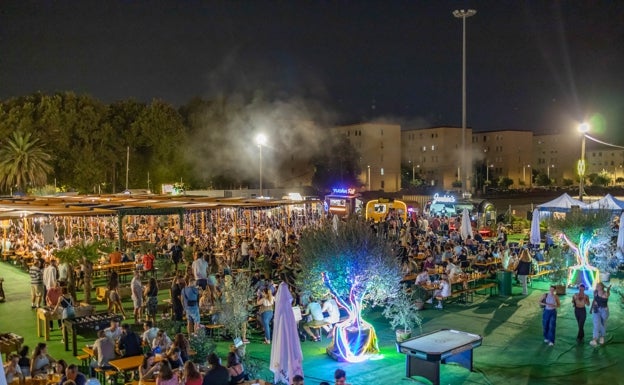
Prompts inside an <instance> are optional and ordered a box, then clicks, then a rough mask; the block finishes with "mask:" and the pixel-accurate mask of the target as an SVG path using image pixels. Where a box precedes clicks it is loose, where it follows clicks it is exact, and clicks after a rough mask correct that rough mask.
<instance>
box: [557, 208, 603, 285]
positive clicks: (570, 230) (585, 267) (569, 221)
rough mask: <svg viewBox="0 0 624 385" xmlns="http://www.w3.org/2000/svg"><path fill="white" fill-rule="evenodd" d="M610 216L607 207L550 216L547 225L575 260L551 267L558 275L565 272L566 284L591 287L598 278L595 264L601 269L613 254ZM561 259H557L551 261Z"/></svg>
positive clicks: (597, 269) (559, 260)
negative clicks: (567, 264)
mask: <svg viewBox="0 0 624 385" xmlns="http://www.w3.org/2000/svg"><path fill="white" fill-rule="evenodd" d="M611 215H612V214H611V212H610V211H608V210H589V211H572V212H570V213H567V214H566V215H565V216H564V217H561V216H558V217H553V218H551V219H550V221H549V226H550V228H551V229H552V230H554V231H555V232H556V233H557V235H558V238H559V239H560V240H561V245H562V246H563V247H564V248H566V249H567V250H569V251H570V252H571V253H572V254H573V255H574V257H575V259H576V264H574V265H572V266H566V265H565V264H563V263H560V264H559V265H560V266H559V265H557V266H555V269H556V270H557V271H558V272H559V273H560V274H561V273H563V274H567V283H568V285H574V284H578V283H584V284H585V285H587V286H588V287H595V285H596V283H598V282H599V281H600V275H599V268H598V267H600V268H602V266H603V264H604V263H607V262H606V261H608V260H609V259H611V256H612V255H613V253H612V251H613V250H612V245H611V243H612V242H611V229H610V226H609V225H610V219H611ZM554 254H556V255H560V254H561V253H560V252H559V253H554ZM555 259H557V258H555ZM562 260H563V259H561V258H559V259H557V260H556V261H554V262H555V263H558V262H561V261H562ZM566 268H567V269H566Z"/></svg>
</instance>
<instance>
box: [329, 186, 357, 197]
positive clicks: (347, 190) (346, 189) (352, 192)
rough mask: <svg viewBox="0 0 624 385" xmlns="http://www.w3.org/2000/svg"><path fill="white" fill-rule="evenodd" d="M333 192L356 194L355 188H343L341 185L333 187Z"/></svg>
mask: <svg viewBox="0 0 624 385" xmlns="http://www.w3.org/2000/svg"><path fill="white" fill-rule="evenodd" d="M332 192H333V193H334V194H349V195H354V194H355V189H354V188H341V187H334V188H333V189H332Z"/></svg>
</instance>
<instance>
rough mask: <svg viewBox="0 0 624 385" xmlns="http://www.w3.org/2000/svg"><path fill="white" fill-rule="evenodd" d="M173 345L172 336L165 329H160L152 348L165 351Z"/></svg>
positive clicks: (156, 350) (161, 351) (159, 351)
mask: <svg viewBox="0 0 624 385" xmlns="http://www.w3.org/2000/svg"><path fill="white" fill-rule="evenodd" d="M170 346H171V338H169V336H168V335H167V333H165V331H164V330H162V329H160V330H158V333H157V334H156V338H154V340H153V341H152V350H153V351H154V352H155V353H163V354H164V353H165V352H166V351H167V349H169V347H170Z"/></svg>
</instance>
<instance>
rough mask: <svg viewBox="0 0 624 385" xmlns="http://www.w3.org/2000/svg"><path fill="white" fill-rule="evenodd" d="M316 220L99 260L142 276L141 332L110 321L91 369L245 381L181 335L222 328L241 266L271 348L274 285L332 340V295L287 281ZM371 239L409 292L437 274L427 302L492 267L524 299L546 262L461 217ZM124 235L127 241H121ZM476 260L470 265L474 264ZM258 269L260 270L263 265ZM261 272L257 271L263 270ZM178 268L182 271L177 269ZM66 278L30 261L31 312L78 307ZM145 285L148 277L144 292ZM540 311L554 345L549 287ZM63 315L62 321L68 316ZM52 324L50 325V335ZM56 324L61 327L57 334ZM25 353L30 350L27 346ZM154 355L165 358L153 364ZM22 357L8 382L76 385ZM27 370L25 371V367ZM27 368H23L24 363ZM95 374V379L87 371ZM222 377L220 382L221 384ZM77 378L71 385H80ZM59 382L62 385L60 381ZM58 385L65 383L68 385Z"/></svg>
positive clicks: (138, 291)
mask: <svg viewBox="0 0 624 385" xmlns="http://www.w3.org/2000/svg"><path fill="white" fill-rule="evenodd" d="M310 218H313V219H314V220H312V219H310V220H301V221H298V222H297V223H296V225H295V226H290V225H289V224H290V223H291V222H290V221H284V220H283V218H282V220H279V219H277V218H269V217H258V218H256V219H255V220H257V222H256V223H254V226H252V227H251V228H250V233H249V234H244V235H241V234H240V231H239V230H240V224H239V223H237V222H236V221H234V220H233V219H231V218H230V219H228V218H225V219H223V220H221V221H220V222H219V223H218V224H217V222H216V221H212V222H209V224H208V226H207V229H206V231H205V232H195V233H194V234H193V235H191V236H190V237H188V239H187V240H186V244H184V245H183V244H182V243H181V242H180V239H179V238H178V236H177V235H176V232H175V231H169V230H165V231H160V230H158V231H153V232H149V231H146V232H145V233H141V236H145V237H147V238H148V239H149V240H150V241H153V242H152V243H153V245H152V246H150V247H149V248H148V249H146V250H145V251H143V252H140V251H139V250H132V249H131V248H129V249H127V250H125V251H124V252H121V251H120V250H119V249H116V250H115V251H113V252H112V253H110V254H109V255H108V256H104V257H103V259H102V260H101V261H100V263H107V264H117V263H122V262H125V261H129V262H135V263H136V264H137V266H140V268H139V269H136V270H135V271H134V272H133V278H132V280H131V282H130V291H131V298H132V309H133V319H134V323H135V324H139V325H141V324H142V325H143V333H142V334H141V335H140V336H139V335H137V334H136V333H135V332H133V331H132V328H131V327H130V325H129V324H125V323H124V324H122V325H119V323H117V322H112V323H111V325H110V327H109V328H107V329H106V330H102V331H99V332H98V336H97V340H96V341H95V343H94V344H93V351H94V360H93V362H92V363H91V369H92V370H95V369H96V368H101V369H107V368H110V366H109V362H110V361H111V360H113V359H115V358H117V357H124V356H135V355H141V354H142V355H144V359H143V364H142V365H141V367H140V368H139V376H140V378H141V379H143V378H144V379H158V383H159V384H165V385H167V384H174V383H175V384H176V385H177V384H179V383H180V378H183V379H184V380H183V382H184V383H185V384H190V385H198V384H200V383H203V384H204V385H207V384H221V383H223V384H225V383H228V384H229V383H238V382H239V381H240V380H242V379H243V378H245V375H246V372H245V368H244V367H243V366H242V364H241V362H240V357H238V356H237V355H236V353H235V352H230V354H228V356H227V360H226V362H227V364H226V366H222V365H221V360H220V359H219V357H218V356H216V355H215V354H212V355H209V356H208V357H207V358H206V359H207V363H208V364H209V366H210V370H208V371H205V373H204V374H203V375H202V373H201V371H200V370H199V369H200V368H198V367H197V366H196V365H194V364H193V363H192V362H191V361H190V360H189V357H190V344H189V341H188V340H187V337H186V336H190V335H192V334H193V333H195V332H196V329H197V326H198V325H200V324H201V318H202V314H204V315H208V316H209V317H210V322H212V323H215V324H216V323H219V321H220V317H222V316H223V315H222V314H221V311H220V310H221V307H222V303H223V301H225V300H226V298H227V296H228V287H229V285H231V281H232V274H233V271H234V269H241V268H244V269H246V270H249V271H251V272H252V273H251V274H252V277H251V285H252V287H253V291H254V293H255V298H254V304H255V305H256V310H257V313H256V315H257V320H258V325H259V328H260V329H261V330H262V336H263V337H262V338H263V342H264V343H265V344H270V343H271V334H272V330H271V321H272V318H273V308H274V304H275V299H274V295H275V290H276V288H277V286H276V285H275V283H274V280H277V279H279V280H286V281H287V282H288V283H289V284H290V286H291V288H292V292H293V297H294V298H295V304H296V305H300V306H301V307H302V308H303V309H305V310H304V312H303V320H302V322H301V324H300V326H301V329H302V332H303V333H305V335H306V336H307V337H309V338H310V339H311V340H312V341H318V340H319V339H320V335H317V332H320V330H319V329H314V328H311V327H310V326H309V324H310V323H311V322H315V321H316V322H321V321H322V322H323V325H322V327H321V330H324V331H325V333H327V335H328V336H330V337H331V335H332V333H333V325H335V324H336V323H337V322H338V321H339V318H340V310H339V308H338V305H337V304H336V301H335V300H334V299H332V298H331V297H329V296H328V297H327V298H314V297H309V296H308V295H305V293H304V292H303V291H300V290H297V288H296V286H295V285H294V276H295V275H296V272H297V271H298V270H299V269H300V268H299V264H298V253H297V240H298V237H299V235H300V233H301V232H302V231H303V230H304V229H305V228H306V227H308V226H317V225H319V224H320V223H321V221H322V218H318V217H315V216H311V217H310ZM370 225H371V231H373V232H375V233H376V234H377V235H378V236H380V237H385V238H387V239H388V240H389V241H390V242H391V243H392V245H393V250H394V252H395V253H396V257H397V263H398V264H400V266H401V269H402V273H403V274H404V275H405V276H410V275H415V276H416V278H415V281H414V282H415V284H416V285H427V284H429V283H431V280H432V274H430V272H431V271H432V270H433V271H436V274H435V276H436V278H435V279H436V280H438V289H437V291H436V292H435V293H434V296H433V297H438V296H439V297H448V296H449V295H451V284H450V283H451V282H452V280H453V278H454V277H456V276H459V275H461V274H463V273H465V272H466V271H476V270H480V271H481V272H482V273H484V274H492V273H493V272H494V271H495V270H493V269H496V268H502V269H506V270H512V271H516V273H517V279H518V281H519V282H520V284H521V286H522V293H523V295H527V294H528V285H527V282H528V279H529V277H530V275H531V273H532V272H533V271H534V269H535V265H536V263H537V262H538V261H539V260H540V258H543V255H542V254H540V252H536V251H535V250H530V249H529V248H518V247H512V246H511V245H509V244H508V242H507V234H506V229H505V228H504V227H503V226H499V227H498V228H497V229H496V231H495V234H494V236H493V237H492V238H490V239H489V240H485V239H483V237H482V236H481V235H480V234H479V233H478V232H474V233H473V235H469V236H467V237H465V239H464V238H462V237H461V235H460V227H461V218H460V217H459V216H458V217H453V218H449V217H444V216H442V217H441V216H433V217H427V216H422V215H421V216H416V217H414V218H412V219H409V220H408V221H406V222H403V220H402V219H401V217H400V216H398V215H393V213H390V215H389V216H388V218H387V219H386V221H384V222H381V223H371V224H370ZM126 236H127V237H133V236H132V235H131V234H130V235H129V234H126ZM152 250H155V251H157V252H158V253H159V254H162V255H165V256H166V257H167V258H170V260H171V262H172V263H173V264H174V269H173V270H174V273H175V276H174V278H173V281H172V285H171V288H170V290H169V296H170V299H171V307H172V317H173V320H175V321H180V322H182V321H183V320H186V323H187V329H186V335H185V334H183V333H178V334H176V335H175V336H174V338H173V339H171V338H170V337H169V336H167V334H166V332H165V331H164V330H161V329H158V328H157V327H156V325H157V312H158V296H159V289H158V283H157V281H156V279H155V278H154V277H151V278H147V275H146V273H147V272H150V271H152V270H153V268H154V267H155V260H156V257H155V255H154V252H153V251H152ZM185 250H191V255H192V262H191V261H188V262H189V263H187V264H185V259H184V258H185V257H184V254H185ZM491 261H499V263H496V264H491V265H488V264H487V263H484V264H482V265H485V266H487V267H479V262H491ZM475 262H476V263H475ZM262 263H264V264H262ZM261 264H262V266H263V269H260V266H261ZM181 266H184V267H183V268H181ZM88 269H89V266H88V262H87V261H85V262H84V263H83V264H81V265H80V266H78V267H77V271H76V273H77V276H78V282H80V277H82V276H84V274H85V272H86V271H87V270H88ZM71 273H72V272H71V271H70V269H69V266H67V264H66V263H59V262H58V261H57V260H56V259H55V258H53V257H49V258H47V259H45V258H36V259H35V260H34V263H33V264H32V266H31V267H30V268H29V275H30V278H31V306H32V308H37V307H40V306H42V304H43V303H44V301H45V304H46V305H47V306H49V307H51V308H52V309H54V310H55V311H62V312H63V316H62V318H67V317H71V316H72V315H71V312H70V310H68V309H71V308H72V307H73V306H74V305H73V304H74V301H75V299H73V298H71V295H69V293H68V292H67V290H66V283H67V279H68V275H69V274H71ZM143 278H147V280H146V283H145V284H144V282H143ZM106 286H107V289H108V298H107V302H108V311H109V312H114V313H119V314H121V315H123V316H124V318H125V317H126V313H125V309H124V306H123V303H122V296H121V294H120V282H119V277H118V274H117V273H116V272H114V271H113V272H112V273H111V274H110V275H109V276H108V281H107V285H106ZM584 289H585V288H584V287H583V286H582V285H581V286H580V287H579V293H578V294H575V295H574V297H573V299H572V303H573V306H574V309H575V316H576V319H577V321H578V325H579V332H578V336H577V339H578V340H579V341H582V340H583V338H584V334H583V325H584V322H585V319H586V307H587V306H590V302H589V298H588V296H587V295H586V294H585V293H584ZM609 293H610V290H609V288H605V287H604V285H602V284H601V283H600V284H598V286H597V288H596V291H595V292H594V298H593V301H592V303H591V306H590V312H591V314H592V317H593V320H594V332H593V339H592V340H591V342H590V344H591V345H592V346H596V345H598V344H604V343H605V341H604V338H605V331H606V323H607V319H608V316H609V312H608V306H607V300H608V298H609ZM540 304H541V305H542V306H543V307H544V311H543V327H544V341H545V343H548V344H549V345H553V344H554V343H555V329H556V309H557V308H558V307H559V306H560V302H559V298H558V297H557V296H556V295H555V294H554V291H553V289H551V290H550V291H549V292H548V293H546V294H545V295H544V296H543V297H542V298H541V299H540ZM66 313H67V314H66ZM53 326H54V325H53V324H51V327H52V328H53ZM60 326H61V322H60V321H59V327H60ZM242 337H243V343H248V342H249V341H248V340H247V338H246V329H244V330H243V335H242ZM26 349H27V348H26ZM156 355H159V356H160V357H165V358H166V359H164V360H163V359H159V360H158V362H157V360H156ZM27 356H28V353H27V351H26V353H24V354H22V353H21V352H20V354H19V355H14V356H11V358H10V360H8V362H7V363H6V365H5V373H6V375H7V376H11V378H14V377H16V376H17V377H19V376H26V375H37V374H39V373H45V372H46V371H47V368H49V367H51V366H52V365H57V366H58V365H64V366H65V367H64V369H63V371H62V372H61V373H63V374H64V375H65V377H64V378H65V379H66V380H70V381H74V382H76V380H75V378H74V377H75V376H74V374H73V369H74V368H75V367H74V368H72V365H67V364H66V363H64V362H63V361H62V360H59V361H56V360H54V359H53V358H52V357H50V356H49V355H48V354H47V351H46V346H45V344H39V345H38V346H37V348H36V349H35V352H34V354H33V355H32V357H30V358H29V357H27ZM26 362H27V363H26ZM25 363H26V364H25ZM91 374H93V373H91ZM226 378H227V381H226ZM335 380H336V384H344V383H345V382H344V381H345V375H344V372H341V371H336V378H335ZM79 382H80V380H78V382H77V383H78V385H81V384H80V383H79ZM62 384H63V383H62ZM293 384H303V378H300V379H299V378H294V379H293ZM64 385H67V383H65V384H64Z"/></svg>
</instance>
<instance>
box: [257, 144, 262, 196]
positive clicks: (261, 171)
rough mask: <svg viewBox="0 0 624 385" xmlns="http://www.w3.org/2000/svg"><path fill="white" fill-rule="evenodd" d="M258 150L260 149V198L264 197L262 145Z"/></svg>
mask: <svg viewBox="0 0 624 385" xmlns="http://www.w3.org/2000/svg"><path fill="white" fill-rule="evenodd" d="M258 148H259V149H260V196H263V194H262V145H261V144H259V145H258Z"/></svg>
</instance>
